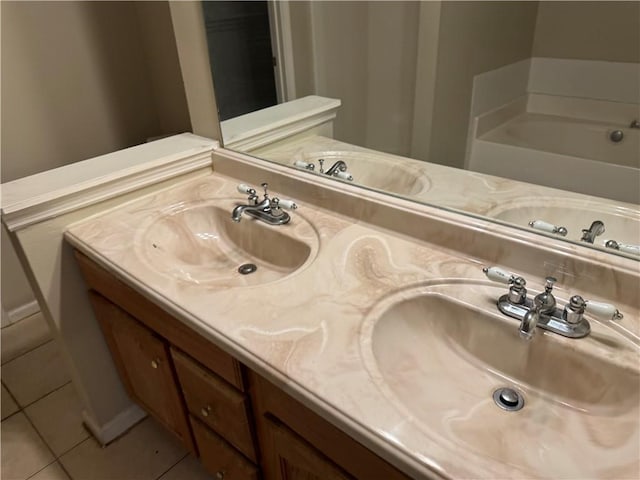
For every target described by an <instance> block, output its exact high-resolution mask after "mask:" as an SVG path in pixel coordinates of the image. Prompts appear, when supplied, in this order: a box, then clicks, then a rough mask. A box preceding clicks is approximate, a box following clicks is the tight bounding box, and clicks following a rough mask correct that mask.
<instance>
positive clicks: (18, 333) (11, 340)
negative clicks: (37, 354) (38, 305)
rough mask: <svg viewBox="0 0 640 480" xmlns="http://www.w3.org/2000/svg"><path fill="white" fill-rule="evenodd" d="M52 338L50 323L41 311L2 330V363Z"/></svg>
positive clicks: (0, 338) (0, 356) (0, 335)
mask: <svg viewBox="0 0 640 480" xmlns="http://www.w3.org/2000/svg"><path fill="white" fill-rule="evenodd" d="M49 340H51V331H50V330H49V325H47V322H46V321H45V319H44V318H43V317H42V314H41V313H40V312H38V313H36V314H35V315H31V316H30V317H27V318H25V319H23V320H20V321H19V322H17V323H14V324H12V325H9V326H8V327H5V328H3V329H2V330H0V341H1V342H2V349H1V350H0V358H1V360H2V364H5V363H7V362H8V361H10V360H13V359H14V358H16V357H17V356H19V355H22V354H23V353H26V352H28V351H29V350H33V349H34V348H36V347H38V346H40V345H42V344H43V343H47V342H48V341H49Z"/></svg>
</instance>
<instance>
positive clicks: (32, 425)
mask: <svg viewBox="0 0 640 480" xmlns="http://www.w3.org/2000/svg"><path fill="white" fill-rule="evenodd" d="M23 413H24V417H25V418H26V419H27V422H29V424H30V425H31V427H32V428H33V429H34V430H35V432H36V434H37V435H38V437H40V440H42V443H44V445H45V446H46V447H47V450H49V452H51V455H52V456H53V459H54V461H56V460H58V456H57V455H56V452H54V451H53V449H52V448H51V447H50V446H49V444H48V443H47V441H46V440H45V438H44V437H43V436H42V434H41V433H40V430H38V429H37V428H36V426H35V424H34V423H33V422H32V421H31V419H30V418H29V415H27V412H23ZM49 465H51V464H49Z"/></svg>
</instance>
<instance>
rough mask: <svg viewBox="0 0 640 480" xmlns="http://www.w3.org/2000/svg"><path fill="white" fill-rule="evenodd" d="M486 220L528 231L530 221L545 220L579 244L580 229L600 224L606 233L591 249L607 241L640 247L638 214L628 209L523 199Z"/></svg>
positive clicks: (598, 204) (503, 207) (596, 204)
mask: <svg viewBox="0 0 640 480" xmlns="http://www.w3.org/2000/svg"><path fill="white" fill-rule="evenodd" d="M486 215H487V216H488V217H491V218H496V219H498V220H503V221H505V222H509V223H513V224H516V225H520V226H522V227H527V228H530V227H528V223H529V222H530V221H531V220H544V221H545V222H549V223H552V224H554V225H556V226H559V227H560V226H562V227H566V228H567V230H568V234H567V236H566V237H564V238H566V239H568V240H574V241H579V240H580V237H581V236H582V229H584V228H589V227H590V226H591V223H592V222H593V221H594V220H601V221H602V222H603V223H604V226H605V233H603V234H602V235H600V236H598V237H596V239H595V242H594V245H597V246H600V247H603V246H604V243H605V241H606V240H615V241H617V242H621V243H627V244H631V245H638V244H639V243H640V211H638V209H633V208H630V207H627V206H616V205H607V204H604V203H598V202H593V203H590V204H585V203H584V202H582V203H579V202H576V201H575V200H571V199H559V198H558V199H539V198H535V199H534V198H524V199H518V200H517V201H514V202H511V203H510V204H509V205H505V206H500V207H498V208H495V209H493V210H491V211H489V212H487V213H486Z"/></svg>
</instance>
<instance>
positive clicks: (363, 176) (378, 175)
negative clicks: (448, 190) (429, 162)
mask: <svg viewBox="0 0 640 480" xmlns="http://www.w3.org/2000/svg"><path fill="white" fill-rule="evenodd" d="M321 158H323V159H324V160H325V162H324V168H325V170H327V169H329V168H331V165H333V164H334V163H335V162H337V161H338V160H342V161H344V162H345V163H346V164H347V167H348V172H349V173H351V174H352V175H353V182H350V183H354V184H357V185H361V186H364V187H370V188H374V189H377V190H384V191H386V192H391V193H396V194H398V195H418V194H420V193H423V192H426V191H428V190H429V188H430V187H431V184H430V182H429V179H428V177H427V176H426V174H425V173H424V172H422V171H421V170H420V169H418V168H417V167H413V166H412V165H410V164H409V162H410V160H406V162H403V161H402V160H401V159H398V160H397V161H393V160H392V159H393V157H392V156H390V155H388V156H381V155H376V154H373V153H369V152H356V151H348V150H328V151H322V152H304V153H303V154H301V155H298V156H296V158H295V160H304V161H305V162H312V163H314V164H315V165H316V169H318V167H319V163H318V160H319V159H321ZM413 162H415V161H413Z"/></svg>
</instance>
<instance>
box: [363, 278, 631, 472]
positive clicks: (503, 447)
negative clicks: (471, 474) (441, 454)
mask: <svg viewBox="0 0 640 480" xmlns="http://www.w3.org/2000/svg"><path fill="white" fill-rule="evenodd" d="M501 293H503V292H502V290H501V289H500V288H496V287H490V286H486V285H483V284H480V283H477V284H475V283H471V282H470V283H451V284H437V285H430V286H422V287H416V288H414V289H410V290H404V291H401V292H399V293H397V294H395V295H393V296H390V297H388V298H385V299H383V300H381V302H380V303H379V304H378V305H377V306H375V307H374V308H373V309H372V311H371V312H370V314H369V315H368V317H367V319H366V320H365V322H364V324H363V328H362V332H361V334H362V336H361V347H362V355H363V359H364V362H365V365H367V368H368V370H369V372H370V374H371V375H372V377H373V378H374V380H375V381H376V383H378V385H379V388H380V389H381V390H382V391H383V392H384V393H385V394H386V395H387V397H388V398H389V399H390V400H391V402H392V403H394V404H395V405H396V406H397V407H398V408H399V409H400V410H401V411H404V412H405V414H406V416H407V418H408V419H412V420H411V421H413V422H415V423H416V425H417V426H418V427H419V428H420V429H422V430H423V431H425V433H427V434H428V435H430V436H433V437H435V440H436V441H437V442H438V443H440V444H441V445H443V446H445V445H448V447H449V448H450V449H452V451H458V452H463V451H468V452H473V453H474V454H475V455H479V457H476V458H477V461H484V460H486V459H490V461H494V462H499V463H501V464H508V465H510V466H512V467H514V468H515V469H516V470H517V471H518V472H519V475H521V476H523V477H530V476H535V477H555V478H557V477H558V472H562V473H563V475H560V476H566V478H587V477H588V478H592V477H603V478H611V476H612V475H613V476H615V477H616V478H618V477H620V478H622V477H624V478H626V477H628V476H629V474H631V476H633V475H636V474H637V473H640V472H638V461H639V460H640V458H639V455H638V451H639V447H640V436H639V432H638V423H637V418H638V414H639V413H640V408H639V403H640V371H639V369H638V359H639V357H638V349H637V347H636V346H634V345H633V344H632V343H631V342H630V341H628V340H627V339H625V338H624V337H621V336H619V335H618V334H617V333H615V332H613V331H609V330H610V329H607V328H604V327H602V326H601V325H599V326H596V325H593V322H592V325H593V326H594V330H593V332H592V336H591V337H587V338H586V339H580V340H572V339H564V338H562V337H557V338H555V337H554V334H551V333H545V332H543V331H542V330H540V329H538V332H537V335H536V337H535V338H534V340H533V341H532V342H526V341H524V340H522V339H521V338H520V337H519V335H518V322H517V321H516V320H513V319H511V318H508V317H504V316H502V315H501V314H500V313H498V312H497V310H496V307H495V299H496V298H497V297H498V296H499V295H500V294H501ZM571 342H573V343H571ZM576 342H590V343H582V344H577V343H576ZM587 346H588V348H586V347H587ZM592 347H593V348H592ZM594 352H598V354H595V353H594ZM501 387H510V388H514V389H516V390H517V391H520V392H521V393H522V394H523V395H524V399H525V404H524V408H523V409H522V410H520V411H517V412H507V411H505V410H503V409H501V408H499V407H498V406H497V405H496V404H495V403H494V400H493V396H492V394H493V392H494V391H496V390H497V389H499V388H501ZM607 472H609V473H607ZM611 472H615V475H614V474H613V473H611ZM565 474H566V475H565Z"/></svg>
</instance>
